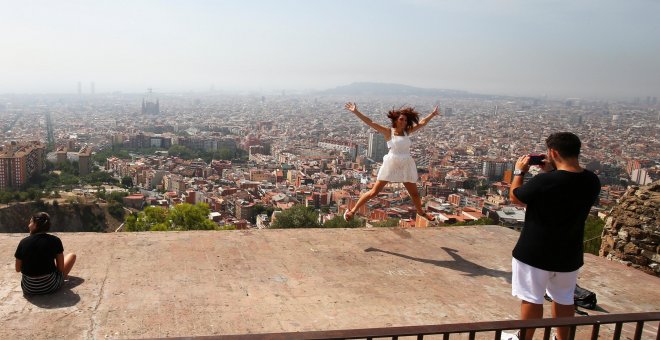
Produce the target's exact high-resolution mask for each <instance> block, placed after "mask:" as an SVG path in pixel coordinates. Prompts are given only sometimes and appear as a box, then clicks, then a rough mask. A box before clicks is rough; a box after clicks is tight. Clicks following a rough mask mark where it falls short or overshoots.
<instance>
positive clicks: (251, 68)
mask: <svg viewBox="0 0 660 340" xmlns="http://www.w3.org/2000/svg"><path fill="white" fill-rule="evenodd" d="M78 81H81V82H82V83H83V91H84V92H89V84H90V82H92V81H94V82H95V84H96V92H97V93H99V92H112V91H123V92H144V91H145V90H146V88H148V87H152V88H154V91H157V92H170V91H205V90H208V89H210V88H211V86H214V88H215V89H218V90H232V89H238V90H245V89H253V90H271V89H301V90H302V89H325V88H331V87H336V86H340V85H346V84H349V83H352V82H356V81H373V82H388V83H401V84H406V85H412V86H420V87H430V88H445V89H459V90H467V91H472V92H480V93H494V94H511V95H544V94H547V95H550V96H575V97H591V96H598V97H634V96H641V97H646V96H648V95H650V96H659V97H660V1H658V0H585V1H581V0H562V1H554V0H509V1H506V0H456V1H449V0H390V1H386V0H373V1H361V0H349V1H344V0H328V1H325V0H305V1H303V0H299V1H283V0H271V1H265V0H264V1H250V0H240V1H239V0H236V1H195V0H187V1H138V0H133V1H66V0H62V1H52V0H48V1H29V0H26V1H15V0H0V93H8V92H9V93H33V92H35V93H36V92H57V93H75V92H76V91H77V84H78Z"/></svg>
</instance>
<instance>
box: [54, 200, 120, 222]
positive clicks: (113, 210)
mask: <svg viewBox="0 0 660 340" xmlns="http://www.w3.org/2000/svg"><path fill="white" fill-rule="evenodd" d="M55 202H57V201H55ZM108 213H109V214H110V216H112V217H114V218H116V219H118V220H123V219H124V214H125V211H124V206H123V205H121V204H120V203H117V202H113V203H110V204H108Z"/></svg>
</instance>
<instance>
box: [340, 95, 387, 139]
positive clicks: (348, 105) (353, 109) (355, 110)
mask: <svg viewBox="0 0 660 340" xmlns="http://www.w3.org/2000/svg"><path fill="white" fill-rule="evenodd" d="M344 108H346V110H348V111H351V112H353V113H354V114H355V115H356V116H358V118H360V120H362V121H363V122H365V123H366V124H367V125H369V126H371V127H372V128H374V129H375V130H376V131H378V132H380V133H382V134H384V135H387V134H388V133H389V132H390V129H388V128H386V127H384V126H382V125H380V124H377V123H374V122H373V121H372V120H371V119H369V117H367V116H365V115H364V114H362V112H360V111H359V110H358V108H357V105H356V104H355V103H351V102H348V103H346V105H344Z"/></svg>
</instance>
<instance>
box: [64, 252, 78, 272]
mask: <svg viewBox="0 0 660 340" xmlns="http://www.w3.org/2000/svg"><path fill="white" fill-rule="evenodd" d="M75 263H76V254H74V253H69V254H66V256H64V270H63V271H62V274H64V278H66V277H67V276H68V275H69V272H70V271H71V269H72V268H73V265H74V264H75Z"/></svg>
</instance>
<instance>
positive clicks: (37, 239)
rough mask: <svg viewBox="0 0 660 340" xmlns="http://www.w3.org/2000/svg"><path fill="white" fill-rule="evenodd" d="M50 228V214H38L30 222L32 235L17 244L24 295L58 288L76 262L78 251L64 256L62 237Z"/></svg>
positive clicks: (17, 262)
mask: <svg viewBox="0 0 660 340" xmlns="http://www.w3.org/2000/svg"><path fill="white" fill-rule="evenodd" d="M49 229H50V216H48V214H47V213H45V212H40V213H36V214H34V216H32V218H31V219H30V224H29V225H28V230H29V231H30V236H28V237H26V238H24V239H22V240H21V242H20V243H19V244H18V248H16V253H15V254H14V257H16V271H17V272H21V273H22V274H23V277H22V279H21V288H23V294H24V295H37V294H49V293H52V292H55V291H56V290H58V289H59V288H60V287H62V284H63V283H64V279H65V278H66V277H67V275H68V274H69V272H70V271H71V268H73V264H74V263H75V262H76V254H73V253H71V254H67V255H66V257H65V256H64V247H63V246H62V241H61V240H60V239H59V238H58V237H57V236H55V235H50V234H47V233H46V232H47V231H48V230H49Z"/></svg>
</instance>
